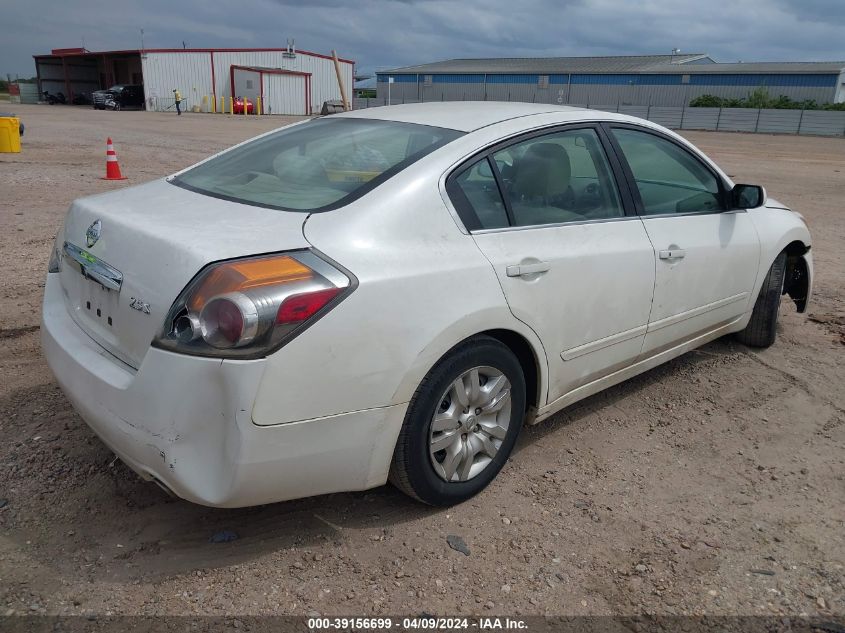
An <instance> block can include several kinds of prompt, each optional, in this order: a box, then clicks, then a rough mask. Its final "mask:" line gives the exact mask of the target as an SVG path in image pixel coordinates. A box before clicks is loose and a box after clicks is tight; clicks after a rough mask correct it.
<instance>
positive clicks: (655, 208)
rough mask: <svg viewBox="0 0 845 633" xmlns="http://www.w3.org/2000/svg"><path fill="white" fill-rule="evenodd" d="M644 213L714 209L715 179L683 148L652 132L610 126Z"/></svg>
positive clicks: (718, 206)
mask: <svg viewBox="0 0 845 633" xmlns="http://www.w3.org/2000/svg"><path fill="white" fill-rule="evenodd" d="M613 135H614V136H615V137H616V140H617V142H618V143H619V146H620V147H621V148H622V153H623V154H624V155H625V159H626V160H627V161H628V166H629V167H630V168H631V173H632V174H633V176H634V181H635V182H636V185H637V190H638V191H639V194H640V198H641V199H642V203H643V213H644V214H645V215H656V214H661V215H662V214H672V213H689V212H718V211H721V210H722V207H723V205H722V199H721V193H720V189H719V181H718V180H717V179H716V176H714V175H713V173H712V172H711V171H710V170H709V169H707V168H706V167H705V166H704V165H703V164H702V163H701V161H699V160H698V159H697V158H695V157H694V156H693V155H692V154H690V153H689V152H688V151H686V150H685V149H683V148H681V147H679V146H678V145H676V144H675V143H672V142H671V141H667V140H666V139H664V138H661V137H659V136H657V135H655V134H649V133H648V132H639V131H637V130H629V129H624V128H614V129H613Z"/></svg>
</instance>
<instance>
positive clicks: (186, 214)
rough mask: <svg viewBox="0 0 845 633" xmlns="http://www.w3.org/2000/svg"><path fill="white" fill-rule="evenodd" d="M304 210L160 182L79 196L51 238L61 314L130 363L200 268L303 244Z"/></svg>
mask: <svg viewBox="0 0 845 633" xmlns="http://www.w3.org/2000/svg"><path fill="white" fill-rule="evenodd" d="M307 215H308V214H307V213H296V212H286V211H276V210H271V209H265V208H260V207H255V206H248V205H243V204H238V203H235V202H229V201H225V200H220V199H217V198H212V197H209V196H204V195H201V194H198V193H194V192H191V191H188V190H186V189H183V188H180V187H176V186H173V185H171V184H170V183H168V182H167V181H166V180H157V181H153V182H151V183H148V184H145V185H141V186H138V187H131V188H127V189H122V190H119V191H114V192H110V193H106V194H101V195H97V196H92V197H89V198H83V199H80V200H77V201H75V202H74V203H73V204H72V205H71V207H70V210H69V211H68V213H67V216H66V218H65V225H64V228H63V231H62V234H60V237H59V240H58V241H59V247H60V248H63V265H62V270H61V281H62V288H63V291H64V298H65V304H66V306H67V309H68V312H69V313H70V314H71V316H72V318H73V319H74V321H75V322H76V323H77V324H78V325H79V327H80V328H82V329H83V330H84V331H85V332H86V333H87V334H88V335H89V336H90V337H91V338H92V339H94V340H95V341H97V343H99V344H100V345H102V346H103V347H104V348H105V349H106V350H108V351H109V352H111V353H112V354H113V355H114V356H116V357H117V358H119V359H120V360H121V361H123V362H124V363H126V364H128V365H130V366H131V367H133V368H138V367H139V366H140V364H141V362H142V360H143V358H144V355H145V354H146V352H147V349H149V346H150V343H151V341H152V340H153V338H154V337H155V336H156V334H157V333H158V332H159V331H160V330H161V328H162V326H163V323H164V319H165V317H166V315H167V313H168V310H169V309H170V307H171V305H172V304H173V302H174V301H175V300H176V298H177V297H178V296H179V293H180V292H181V291H182V290H183V289H184V288H185V286H186V285H187V284H188V282H189V281H190V280H191V279H192V278H193V277H194V276H195V275H196V274H197V273H198V272H199V271H200V270H201V269H202V268H203V267H204V266H206V265H207V264H209V263H211V262H215V261H221V260H226V259H232V258H235V257H243V256H248V255H254V254H261V253H270V252H277V251H285V250H293V249H297V248H306V247H308V242H307V241H306V240H305V237H304V236H303V231H302V226H303V223H304V222H305V220H306V218H307Z"/></svg>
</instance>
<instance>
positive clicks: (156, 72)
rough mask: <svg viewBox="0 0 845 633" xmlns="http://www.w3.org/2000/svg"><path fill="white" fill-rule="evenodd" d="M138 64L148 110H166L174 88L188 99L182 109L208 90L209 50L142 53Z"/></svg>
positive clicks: (196, 102) (170, 102)
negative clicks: (142, 77)
mask: <svg viewBox="0 0 845 633" xmlns="http://www.w3.org/2000/svg"><path fill="white" fill-rule="evenodd" d="M141 68H142V72H143V73H144V97H145V99H146V101H147V109H148V110H165V109H166V108H167V107H168V106H171V105H172V104H173V90H174V89H177V90H179V92H181V93H182V98H183V99H184V100H186V101H187V103H186V104H185V105H184V108H185V109H188V108H190V107H192V106H195V105H200V104H202V98H203V96H205V95H210V94H211V57H210V55H209V54H208V53H145V54H144V55H142V56H141ZM227 77H228V73H227ZM227 107H228V104H227Z"/></svg>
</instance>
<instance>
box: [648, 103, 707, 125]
mask: <svg viewBox="0 0 845 633" xmlns="http://www.w3.org/2000/svg"><path fill="white" fill-rule="evenodd" d="M720 112H721V108H686V111H685V112H684V126H683V128H684V129H685V130H715V129H716V126H717V125H718V123H719V113H720ZM647 116H648V115H646V117H647Z"/></svg>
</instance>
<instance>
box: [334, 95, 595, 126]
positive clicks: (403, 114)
mask: <svg viewBox="0 0 845 633" xmlns="http://www.w3.org/2000/svg"><path fill="white" fill-rule="evenodd" d="M552 112H556V113H560V115H561V121H562V122H565V121H566V120H567V119H572V120H573V121H577V120H583V119H584V115H585V113H587V112H591V113H592V112H595V115H596V116H597V117H601V118H605V117H606V115H607V113H606V112H600V111H594V110H587V109H585V108H575V107H572V106H559V105H550V104H542V103H518V102H511V101H508V102H504V101H435V102H432V103H406V104H403V105H393V106H380V107H375V108H365V109H363V110H353V111H352V112H342V113H340V114H335V115H332V116H338V117H349V118H357V119H379V120H383V121H399V122H401V123H417V124H420V125H431V126H435V127H445V128H450V129H453V130H459V131H461V132H472V131H473V130H477V129H479V128H483V127H486V126H488V125H493V124H495V123H501V122H502V121H507V120H508V119H516V118H519V117H525V116H532V115H537V114H547V113H552Z"/></svg>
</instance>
